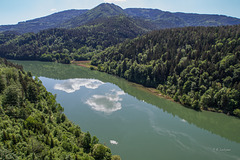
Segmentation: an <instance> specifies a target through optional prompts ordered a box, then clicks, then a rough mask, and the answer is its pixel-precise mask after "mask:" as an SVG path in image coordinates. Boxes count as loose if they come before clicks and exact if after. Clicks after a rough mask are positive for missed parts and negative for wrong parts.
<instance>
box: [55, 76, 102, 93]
mask: <svg viewBox="0 0 240 160" xmlns="http://www.w3.org/2000/svg"><path fill="white" fill-rule="evenodd" d="M102 84H104V83H103V82H102V81H99V80H96V79H83V78H81V79H80V78H76V79H68V80H66V81H64V82H63V83H62V84H56V85H55V86H54V89H56V90H60V91H64V92H67V93H73V92H75V91H77V90H79V89H80V87H83V86H84V87H86V88H89V89H97V88H98V87H99V86H100V85H102Z"/></svg>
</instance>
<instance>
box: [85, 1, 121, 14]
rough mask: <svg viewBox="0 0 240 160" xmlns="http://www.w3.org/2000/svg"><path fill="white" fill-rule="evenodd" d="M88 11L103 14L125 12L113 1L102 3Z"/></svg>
mask: <svg viewBox="0 0 240 160" xmlns="http://www.w3.org/2000/svg"><path fill="white" fill-rule="evenodd" d="M89 12H91V13H93V12H95V13H101V14H102V15H103V16H115V15H120V14H125V12H124V10H123V9H122V8H121V7H119V6H117V5H115V4H113V3H102V4H100V5H98V6H97V7H95V8H93V9H91V10H90V11H89Z"/></svg>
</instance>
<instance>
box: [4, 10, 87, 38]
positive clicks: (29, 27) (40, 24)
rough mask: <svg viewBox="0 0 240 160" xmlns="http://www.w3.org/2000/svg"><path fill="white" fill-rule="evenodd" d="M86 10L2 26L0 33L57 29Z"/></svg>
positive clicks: (70, 11) (66, 12)
mask: <svg viewBox="0 0 240 160" xmlns="http://www.w3.org/2000/svg"><path fill="white" fill-rule="evenodd" d="M86 11H87V10H67V11H62V12H58V13H54V14H52V15H49V16H46V17H41V18H36V19H33V20H28V21H26V22H19V23H18V24H16V25H2V26H0V32H4V31H15V32H18V33H21V34H23V33H29V32H34V33H37V32H39V31H41V30H44V29H49V28H59V26H60V25H61V24H62V23H64V22H65V21H67V20H69V19H72V18H74V17H76V16H79V15H81V14H83V13H85V12H86Z"/></svg>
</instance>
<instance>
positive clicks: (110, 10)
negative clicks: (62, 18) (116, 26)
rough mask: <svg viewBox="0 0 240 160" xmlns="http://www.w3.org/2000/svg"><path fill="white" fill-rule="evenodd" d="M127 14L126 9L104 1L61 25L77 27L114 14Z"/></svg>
mask: <svg viewBox="0 0 240 160" xmlns="http://www.w3.org/2000/svg"><path fill="white" fill-rule="evenodd" d="M118 15H125V13H124V10H123V9H122V8H120V7H119V6H116V5H114V4H108V3H103V4H100V5H99V6H97V7H95V8H93V9H91V10H89V11H87V12H85V13H84V14H82V15H80V16H76V17H75V18H72V19H70V20H68V21H66V22H64V23H62V24H61V25H60V27H63V28H75V27H79V26H81V25H84V24H86V23H89V22H91V21H96V20H98V19H101V18H108V17H112V16H118Z"/></svg>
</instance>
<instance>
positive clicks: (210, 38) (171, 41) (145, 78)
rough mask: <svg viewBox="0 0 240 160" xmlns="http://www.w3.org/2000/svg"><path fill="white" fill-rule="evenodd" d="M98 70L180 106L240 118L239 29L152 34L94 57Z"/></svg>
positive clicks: (206, 29)
mask: <svg viewBox="0 0 240 160" xmlns="http://www.w3.org/2000/svg"><path fill="white" fill-rule="evenodd" d="M92 64H93V65H96V66H98V70H100V71H104V72H107V73H110V74H114V75H118V76H120V77H124V78H126V79H127V80H129V81H133V82H137V83H139V84H143V85H144V86H148V87H155V88H157V89H159V90H160V91H161V92H162V93H164V94H166V95H168V96H170V97H172V98H173V99H174V100H175V101H177V102H180V103H181V104H183V105H185V106H188V107H190V108H194V109H196V110H199V109H206V110H213V111H219V112H224V113H228V114H233V115H236V116H239V117H240V26H239V25H236V26H225V27H224V26H222V27H187V28H177V29H165V30H160V31H154V32H151V33H149V34H146V35H144V36H141V37H137V38H135V39H133V40H126V41H125V42H123V43H121V44H119V45H117V46H112V47H109V48H107V49H106V50H104V51H103V52H101V53H100V54H97V55H95V56H93V57H92Z"/></svg>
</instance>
